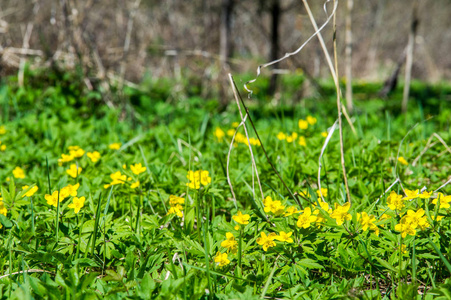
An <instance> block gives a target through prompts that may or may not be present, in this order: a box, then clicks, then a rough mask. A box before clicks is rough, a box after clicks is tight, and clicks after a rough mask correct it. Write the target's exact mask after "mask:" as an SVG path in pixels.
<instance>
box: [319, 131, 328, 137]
mask: <svg viewBox="0 0 451 300" xmlns="http://www.w3.org/2000/svg"><path fill="white" fill-rule="evenodd" d="M328 135H329V134H328V132H327V131H323V132H321V136H322V137H325V138H326V137H327V136H328Z"/></svg>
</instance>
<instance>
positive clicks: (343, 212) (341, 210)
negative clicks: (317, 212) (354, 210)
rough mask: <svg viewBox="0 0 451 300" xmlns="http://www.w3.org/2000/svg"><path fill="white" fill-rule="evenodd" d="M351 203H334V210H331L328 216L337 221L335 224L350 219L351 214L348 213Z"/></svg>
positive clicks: (341, 223)
mask: <svg viewBox="0 0 451 300" xmlns="http://www.w3.org/2000/svg"><path fill="white" fill-rule="evenodd" d="M350 207H351V203H349V202H346V203H345V204H344V205H338V203H335V210H334V211H332V213H331V214H330V217H331V218H333V219H335V220H336V221H337V225H339V226H340V225H343V223H344V221H345V220H351V219H352V216H351V214H349V213H348V211H349V208H350Z"/></svg>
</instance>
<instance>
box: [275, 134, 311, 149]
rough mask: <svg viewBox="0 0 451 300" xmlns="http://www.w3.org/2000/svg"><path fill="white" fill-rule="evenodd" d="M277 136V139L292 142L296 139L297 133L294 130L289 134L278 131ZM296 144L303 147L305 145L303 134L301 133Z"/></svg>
mask: <svg viewBox="0 0 451 300" xmlns="http://www.w3.org/2000/svg"><path fill="white" fill-rule="evenodd" d="M277 138H278V139H279V141H286V142H287V143H293V142H294V141H296V139H298V134H297V133H296V132H293V133H291V135H290V134H288V133H283V132H279V133H278V134H277ZM298 144H299V145H301V146H303V147H305V146H307V142H306V140H305V136H303V135H301V136H299V139H298Z"/></svg>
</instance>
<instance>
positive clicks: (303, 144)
mask: <svg viewBox="0 0 451 300" xmlns="http://www.w3.org/2000/svg"><path fill="white" fill-rule="evenodd" d="M298 144H299V145H300V146H302V147H305V146H307V142H306V141H305V137H304V136H303V135H301V136H300V137H299V140H298Z"/></svg>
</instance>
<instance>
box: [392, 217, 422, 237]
mask: <svg viewBox="0 0 451 300" xmlns="http://www.w3.org/2000/svg"><path fill="white" fill-rule="evenodd" d="M395 230H396V231H399V232H401V236H402V238H405V237H406V236H407V235H415V234H416V233H417V232H416V230H415V228H413V227H412V226H411V224H409V223H407V222H406V220H405V219H404V218H402V219H401V223H399V224H396V226H395Z"/></svg>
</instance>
